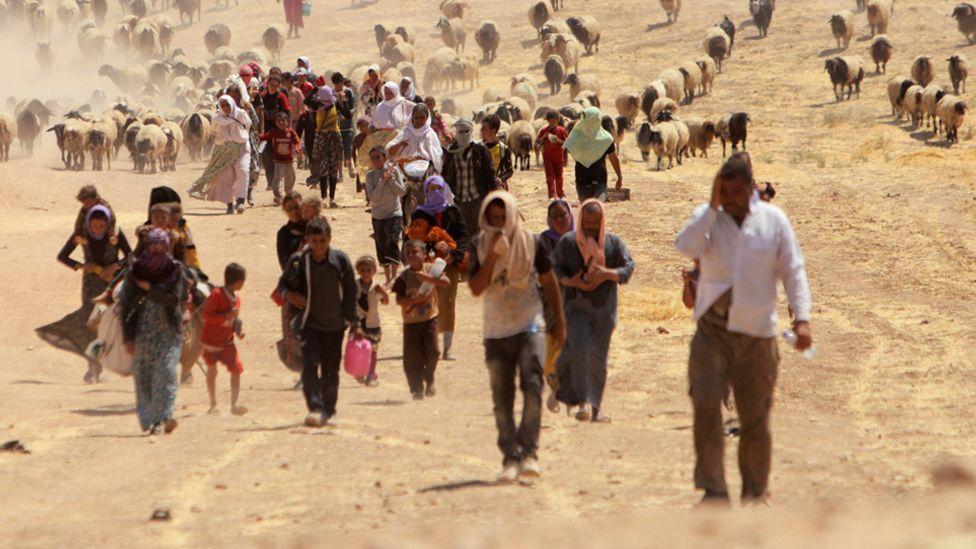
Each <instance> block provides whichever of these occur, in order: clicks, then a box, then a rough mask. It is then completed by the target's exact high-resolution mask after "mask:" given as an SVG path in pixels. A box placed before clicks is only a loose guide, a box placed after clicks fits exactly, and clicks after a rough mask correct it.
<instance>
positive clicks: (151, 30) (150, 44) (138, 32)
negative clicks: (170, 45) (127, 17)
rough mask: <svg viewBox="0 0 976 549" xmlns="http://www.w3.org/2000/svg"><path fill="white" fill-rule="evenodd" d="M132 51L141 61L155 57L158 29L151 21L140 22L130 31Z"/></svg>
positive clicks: (157, 44) (157, 45)
mask: <svg viewBox="0 0 976 549" xmlns="http://www.w3.org/2000/svg"><path fill="white" fill-rule="evenodd" d="M132 49H134V50H136V52H137V53H138V54H139V56H140V57H141V58H142V59H149V58H151V57H152V56H154V55H156V50H157V49H159V29H157V28H156V26H155V25H154V24H153V23H152V21H147V20H142V21H139V22H138V23H136V28H135V29H133V31H132Z"/></svg>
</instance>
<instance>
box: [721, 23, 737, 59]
mask: <svg viewBox="0 0 976 549" xmlns="http://www.w3.org/2000/svg"><path fill="white" fill-rule="evenodd" d="M718 27H719V28H720V29H722V30H724V31H725V34H727V35H728V36H729V55H732V46H734V45H735V23H733V22H732V20H731V19H729V16H728V15H726V16H725V17H724V18H723V19H722V20H721V21H719V23H718Z"/></svg>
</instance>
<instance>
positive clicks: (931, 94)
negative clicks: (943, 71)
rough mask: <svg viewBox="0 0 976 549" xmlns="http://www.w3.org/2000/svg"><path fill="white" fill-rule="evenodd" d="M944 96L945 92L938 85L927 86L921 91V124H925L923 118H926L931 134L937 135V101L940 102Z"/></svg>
mask: <svg viewBox="0 0 976 549" xmlns="http://www.w3.org/2000/svg"><path fill="white" fill-rule="evenodd" d="M945 95H946V92H945V90H944V89H942V86H940V85H938V84H929V85H928V86H925V88H924V89H923V90H922V109H921V111H922V123H923V124H924V123H925V117H926V116H928V120H929V121H930V122H931V123H932V132H933V133H937V132H938V131H939V126H938V123H936V120H937V117H938V115H939V113H938V106H939V101H941V100H942V98H943V97H945Z"/></svg>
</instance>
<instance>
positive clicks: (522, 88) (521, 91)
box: [511, 82, 539, 112]
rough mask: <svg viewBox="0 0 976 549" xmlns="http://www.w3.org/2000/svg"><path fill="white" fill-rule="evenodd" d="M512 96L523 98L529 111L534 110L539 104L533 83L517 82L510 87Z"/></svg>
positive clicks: (537, 93)
mask: <svg viewBox="0 0 976 549" xmlns="http://www.w3.org/2000/svg"><path fill="white" fill-rule="evenodd" d="M511 93H512V97H517V98H519V99H522V100H524V101H525V102H526V103H527V104H528V105H529V109H530V111H531V112H535V108H536V106H538V104H539V92H537V91H536V87H535V83H529V82H519V83H517V84H515V85H514V86H512V88H511Z"/></svg>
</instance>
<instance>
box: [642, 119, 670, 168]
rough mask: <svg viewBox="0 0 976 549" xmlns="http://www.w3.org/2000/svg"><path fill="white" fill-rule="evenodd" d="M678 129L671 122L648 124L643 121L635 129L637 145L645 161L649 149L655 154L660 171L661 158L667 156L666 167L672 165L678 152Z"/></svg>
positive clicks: (648, 154)
mask: <svg viewBox="0 0 976 549" xmlns="http://www.w3.org/2000/svg"><path fill="white" fill-rule="evenodd" d="M678 139H679V136H678V129H677V128H676V127H675V126H674V125H673V124H671V123H664V124H654V125H652V124H650V123H649V122H644V123H643V124H641V125H640V128H639V129H638V131H637V146H638V148H640V150H641V156H642V157H643V158H644V161H645V162H646V161H647V159H648V157H649V156H650V151H654V154H655V155H657V170H658V171H662V169H663V167H662V165H661V164H662V162H661V161H662V159H663V158H664V157H665V156H666V157H668V169H670V168H673V167H674V157H675V156H677V154H678Z"/></svg>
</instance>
